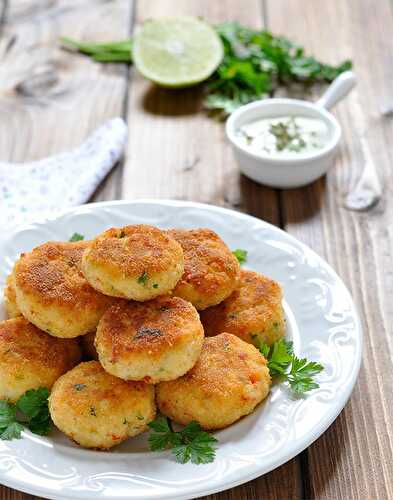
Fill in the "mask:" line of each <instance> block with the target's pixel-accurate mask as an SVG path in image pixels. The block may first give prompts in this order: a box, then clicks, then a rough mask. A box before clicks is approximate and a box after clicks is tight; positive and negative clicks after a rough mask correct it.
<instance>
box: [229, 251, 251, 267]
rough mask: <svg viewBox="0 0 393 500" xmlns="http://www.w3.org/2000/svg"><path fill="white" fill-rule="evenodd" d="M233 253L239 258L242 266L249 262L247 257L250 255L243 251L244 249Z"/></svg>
mask: <svg viewBox="0 0 393 500" xmlns="http://www.w3.org/2000/svg"><path fill="white" fill-rule="evenodd" d="M232 253H233V255H234V256H235V257H236V258H237V260H238V262H239V264H240V265H242V264H244V263H245V262H247V255H248V252H247V250H243V249H242V248H236V250H233V252H232Z"/></svg>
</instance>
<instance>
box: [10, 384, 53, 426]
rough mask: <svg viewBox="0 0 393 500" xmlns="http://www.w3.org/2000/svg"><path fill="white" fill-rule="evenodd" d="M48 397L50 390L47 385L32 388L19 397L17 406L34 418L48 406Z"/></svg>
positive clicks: (27, 415)
mask: <svg viewBox="0 0 393 500" xmlns="http://www.w3.org/2000/svg"><path fill="white" fill-rule="evenodd" d="M48 397H49V391H48V389H47V388H46V387H40V388H39V389H31V390H29V391H26V392H25V393H24V394H23V395H22V396H21V397H20V398H19V399H18V401H17V403H16V407H17V408H18V410H19V411H20V412H21V413H23V414H24V415H26V417H29V418H34V417H36V416H38V415H39V414H40V413H41V412H42V410H45V409H47V408H48Z"/></svg>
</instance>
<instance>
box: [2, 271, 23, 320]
mask: <svg viewBox="0 0 393 500" xmlns="http://www.w3.org/2000/svg"><path fill="white" fill-rule="evenodd" d="M4 307H5V310H6V312H7V315H8V317H9V318H17V317H18V316H21V312H20V311H19V308H18V305H17V303H16V294H15V287H14V276H13V272H12V273H11V274H10V275H9V276H7V281H6V287H5V288H4Z"/></svg>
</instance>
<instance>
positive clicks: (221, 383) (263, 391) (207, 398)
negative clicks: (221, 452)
mask: <svg viewBox="0 0 393 500" xmlns="http://www.w3.org/2000/svg"><path fill="white" fill-rule="evenodd" d="M270 385H271V380H270V375H269V369H268V368H267V366H266V360H265V358H264V357H263V356H262V355H261V354H260V352H259V351H258V350H257V349H256V348H255V347H254V346H252V345H250V344H247V343H246V342H243V341H242V340H240V339H239V338H238V337H235V336H234V335H231V334H229V333H222V334H220V335H217V336H216V337H210V338H206V339H205V341H204V343H203V349H202V353H201V356H200V358H199V359H198V361H197V363H196V364H195V366H194V367H193V368H192V369H191V370H190V371H189V372H188V373H186V374H185V375H184V376H183V377H181V378H178V379H177V380H173V381H171V382H162V383H160V384H158V386H157V387H156V392H157V405H158V407H159V409H160V411H161V412H162V413H163V414H164V415H167V416H168V417H169V418H171V419H172V420H174V421H175V422H178V423H179V424H182V425H186V424H188V423H189V422H191V421H193V420H196V421H197V422H199V424H200V425H201V426H202V427H203V428H204V429H220V428H222V427H226V426H228V425H230V424H232V423H233V422H235V421H236V420H238V419H239V418H241V417H242V416H244V415H248V414H249V413H251V412H252V411H253V410H254V408H255V407H256V405H257V404H258V403H260V402H261V401H262V400H263V399H265V398H266V396H267V395H268V393H269V389H270Z"/></svg>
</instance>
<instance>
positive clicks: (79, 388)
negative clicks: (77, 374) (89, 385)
mask: <svg viewBox="0 0 393 500" xmlns="http://www.w3.org/2000/svg"><path fill="white" fill-rule="evenodd" d="M85 388H86V384H74V389H75V390H76V391H83V389H85Z"/></svg>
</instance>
